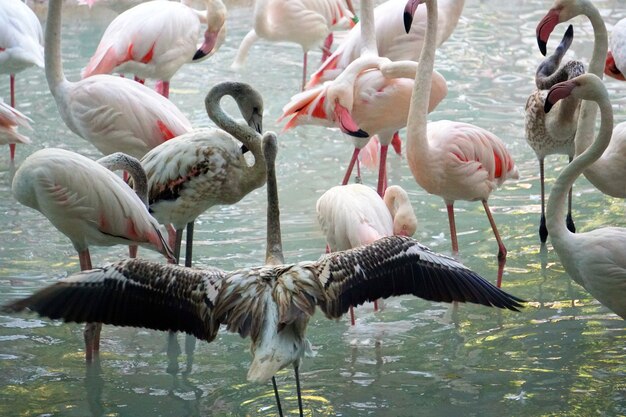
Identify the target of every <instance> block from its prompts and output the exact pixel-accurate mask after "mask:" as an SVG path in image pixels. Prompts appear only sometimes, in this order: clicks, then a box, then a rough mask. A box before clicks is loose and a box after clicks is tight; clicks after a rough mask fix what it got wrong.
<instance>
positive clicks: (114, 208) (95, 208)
mask: <svg viewBox="0 0 626 417" xmlns="http://www.w3.org/2000/svg"><path fill="white" fill-rule="evenodd" d="M99 162H100V163H98V162H95V161H92V160H91V159H89V158H86V157H84V156H82V155H80V154H77V153H74V152H70V151H66V150H63V149H55V148H47V149H42V150H39V151H37V152H35V153H33V154H32V155H30V156H29V157H28V158H26V159H25V160H24V162H23V163H22V164H21V165H20V167H19V168H18V169H17V171H16V172H15V177H14V178H13V184H12V190H13V196H14V197H15V199H16V200H17V201H19V202H20V203H22V204H23V205H25V206H28V207H31V208H33V209H35V210H37V211H39V212H40V213H41V214H43V215H44V216H45V217H47V218H48V220H50V222H51V223H52V224H53V225H54V227H56V228H57V229H58V230H59V231H60V232H61V233H63V234H64V235H65V236H67V237H68V238H69V239H70V240H71V242H72V245H74V249H76V252H78V259H79V262H80V269H81V270H83V271H84V270H87V269H91V268H92V265H91V257H90V255H89V247H90V246H112V245H136V244H140V245H142V246H146V247H149V248H153V249H156V250H158V251H159V252H161V253H163V254H164V255H165V256H166V257H168V258H173V254H172V252H171V250H170V249H169V247H168V245H167V244H166V243H165V240H164V239H163V236H162V235H161V232H160V231H159V223H158V222H157V221H156V220H155V219H154V218H153V217H152V216H151V215H150V214H149V213H148V208H147V206H146V204H145V202H144V201H142V198H143V199H144V200H145V199H146V195H147V182H146V176H145V173H144V172H143V170H142V168H141V165H140V164H139V161H137V160H136V159H134V158H132V159H130V158H128V157H127V156H126V155H123V154H120V153H116V154H112V155H110V156H107V157H105V158H103V159H101V160H100V161H99ZM107 166H111V167H114V168H119V169H125V170H127V171H128V172H130V173H131V175H132V176H133V178H134V180H135V183H136V184H138V186H137V191H138V193H139V194H140V195H142V198H140V197H139V196H138V195H137V194H136V193H135V191H133V190H132V189H131V188H130V187H129V186H128V185H127V184H126V183H125V182H124V181H123V180H122V179H121V178H120V177H118V176H117V175H115V174H114V173H113V172H111V171H110V170H109V169H107V168H106V167H107ZM141 178H143V181H141V180H140V179H141ZM100 328H101V324H96V323H90V324H89V325H88V326H87V327H85V333H84V337H85V359H86V360H87V361H91V360H92V358H93V355H94V353H97V352H98V351H99V349H100V348H99V344H100Z"/></svg>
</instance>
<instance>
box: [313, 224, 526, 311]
mask: <svg viewBox="0 0 626 417" xmlns="http://www.w3.org/2000/svg"><path fill="white" fill-rule="evenodd" d="M315 268H316V269H317V271H318V279H319V280H320V282H321V284H322V285H323V286H324V289H325V292H326V295H327V297H326V299H318V305H319V306H320V308H321V309H322V311H324V313H325V314H326V316H327V317H329V318H337V317H340V316H341V315H342V314H344V313H346V312H347V311H348V308H349V307H350V306H351V305H352V306H356V305H359V304H362V303H364V302H365V301H374V300H376V299H378V298H387V297H391V296H394V295H402V294H413V295H415V296H417V297H420V298H424V299H426V300H431V301H444V302H452V301H460V302H470V303H477V304H482V305H485V306H490V307H498V308H506V309H509V310H514V311H519V310H518V308H520V307H522V304H521V303H522V302H523V300H522V299H520V298H517V297H515V296H512V295H510V294H508V293H506V292H504V291H502V290H501V289H499V288H497V287H496V286H494V285H492V284H491V283H489V282H488V281H486V280H485V279H484V278H482V277H481V276H480V275H478V274H477V273H475V272H473V271H472V270H470V269H469V268H467V267H465V266H464V265H463V264H461V263H459V262H457V261H456V260H454V259H452V258H450V257H448V256H445V255H441V254H438V253H435V252H433V251H431V250H430V249H428V248H427V247H426V246H424V245H422V244H420V243H419V242H418V241H416V240H415V239H412V238H410V237H404V236H389V237H385V238H382V239H379V240H377V241H376V242H374V243H372V244H370V245H367V246H362V247H359V248H356V249H352V250H348V251H343V252H335V253H331V254H329V255H326V256H325V257H323V258H322V259H320V260H319V261H318V262H317V263H316V264H315Z"/></svg>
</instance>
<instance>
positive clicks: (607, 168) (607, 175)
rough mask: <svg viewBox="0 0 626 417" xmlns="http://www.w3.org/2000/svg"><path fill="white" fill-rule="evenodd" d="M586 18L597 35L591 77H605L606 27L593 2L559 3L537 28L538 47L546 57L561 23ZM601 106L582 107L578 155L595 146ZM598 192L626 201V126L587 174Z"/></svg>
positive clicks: (588, 103)
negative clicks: (557, 26) (552, 34)
mask: <svg viewBox="0 0 626 417" xmlns="http://www.w3.org/2000/svg"><path fill="white" fill-rule="evenodd" d="M579 15H584V16H586V17H587V18H588V19H589V21H590V22H591V26H592V27H593V33H594V41H593V52H592V54H591V60H590V61H589V73H591V74H595V75H597V76H598V77H599V78H600V79H601V78H602V76H603V71H604V66H605V61H606V55H607V51H608V33H607V31H606V25H605V24H604V20H603V19H602V16H601V15H600V12H599V11H598V9H597V7H596V6H594V4H593V3H592V2H591V1H590V0H556V1H555V2H554V4H553V5H552V8H551V9H550V10H549V11H548V13H546V15H545V16H544V18H543V19H541V21H540V22H539V23H538V24H537V31H536V32H537V44H538V46H539V50H540V51H541V53H543V54H544V55H545V50H546V43H547V41H548V39H549V38H550V34H551V33H552V31H553V30H554V28H555V27H556V25H558V24H559V23H562V22H566V21H568V20H570V19H573V18H574V17H576V16H579ZM597 109H598V106H597V105H596V104H595V103H594V102H592V101H585V102H583V103H582V104H581V107H580V117H579V118H578V125H577V127H576V137H575V139H574V144H575V147H576V155H579V154H581V153H582V152H583V151H584V150H585V149H587V148H588V147H589V146H590V145H591V144H592V143H593V138H594V135H593V132H594V128H595V124H596V114H597ZM583 174H584V175H585V177H586V178H587V179H588V180H589V182H591V183H592V184H593V185H594V186H595V187H596V188H597V189H598V190H600V191H601V192H603V193H604V194H607V195H610V196H612V197H618V198H626V123H624V122H623V123H620V124H619V125H617V126H616V127H615V130H614V131H613V136H612V138H611V142H610V144H609V147H608V148H607V150H606V152H604V154H603V155H602V156H601V157H600V158H598V159H597V160H596V161H595V162H594V163H593V164H590V165H588V166H587V167H586V168H585V171H584V172H583Z"/></svg>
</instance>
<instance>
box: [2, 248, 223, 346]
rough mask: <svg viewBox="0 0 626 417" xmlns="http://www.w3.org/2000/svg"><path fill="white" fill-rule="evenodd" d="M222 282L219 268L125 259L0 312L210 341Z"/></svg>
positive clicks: (32, 296)
mask: <svg viewBox="0 0 626 417" xmlns="http://www.w3.org/2000/svg"><path fill="white" fill-rule="evenodd" d="M223 277H224V273H223V272H222V271H220V270H218V269H202V270H199V269H190V268H183V267H180V266H177V265H171V264H161V263H156V262H149V261H145V260H140V259H128V260H124V261H121V262H118V263H115V264H111V265H108V266H105V267H103V268H98V269H92V270H89V271H83V272H80V273H77V274H74V275H72V276H70V277H68V278H65V279H62V280H60V281H59V282H57V283H55V284H52V285H50V286H48V287H46V288H43V289H42V290H39V291H38V292H36V293H34V294H33V295H31V296H30V297H27V298H23V299H20V300H16V301H13V302H11V303H9V304H7V305H5V306H3V307H2V310H3V311H5V312H18V311H22V310H24V309H29V310H32V311H36V312H37V313H39V314H40V315H41V316H45V317H49V318H51V319H62V320H64V321H66V322H77V323H82V322H98V323H105V324H112V325H116V326H133V327H146V328H149V329H155V330H172V331H180V332H186V333H190V334H193V335H194V336H196V337H197V338H199V339H204V340H207V341H211V340H213V339H214V338H215V335H216V334H217V331H218V329H219V324H216V323H215V322H214V321H212V320H211V317H212V310H213V307H214V303H215V299H216V297H217V294H218V291H219V289H220V288H221V285H222V280H223Z"/></svg>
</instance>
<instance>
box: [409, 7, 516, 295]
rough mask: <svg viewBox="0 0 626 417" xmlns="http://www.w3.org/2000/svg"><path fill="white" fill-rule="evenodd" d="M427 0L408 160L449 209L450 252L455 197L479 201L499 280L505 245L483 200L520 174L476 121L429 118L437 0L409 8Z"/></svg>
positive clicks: (500, 145) (455, 245)
mask: <svg viewBox="0 0 626 417" xmlns="http://www.w3.org/2000/svg"><path fill="white" fill-rule="evenodd" d="M421 3H426V9H427V11H426V13H427V28H426V39H425V41H424V48H423V49H422V53H421V55H420V59H419V64H418V68H417V74H416V76H415V86H414V90H413V96H412V97H411V107H410V110H409V118H408V122H407V151H406V155H407V161H408V163H409V168H410V169H411V173H412V174H413V177H414V178H415V181H417V183H418V184H419V185H420V186H421V187H422V188H423V189H424V190H426V191H427V192H429V193H431V194H435V195H438V196H441V197H442V198H443V200H444V202H445V204H446V208H447V210H448V221H449V223H450V237H451V240H452V252H453V253H454V254H456V253H458V250H459V247H458V242H457V237H456V225H455V221H454V202H455V201H456V200H468V201H477V200H479V201H481V202H482V204H483V207H484V209H485V213H486V214H487V218H488V219H489V223H490V224H491V228H492V229H493V234H494V236H495V238H496V241H497V242H498V261H499V262H498V278H497V285H498V286H500V284H501V282H502V274H503V272H504V264H505V262H506V247H505V246H504V243H502V239H501V238H500V234H499V233H498V228H497V227H496V223H495V220H494V219H493V216H492V214H491V210H490V209H489V204H488V203H487V200H488V199H489V195H490V194H491V192H492V191H493V190H494V189H495V188H496V187H498V186H499V185H501V184H502V183H503V182H504V181H505V180H507V179H508V178H518V176H519V174H518V171H517V168H516V166H515V163H514V162H513V158H512V157H511V155H510V154H509V152H508V151H507V150H506V148H505V146H504V143H503V142H502V141H501V140H500V139H499V138H498V137H497V136H496V135H494V134H493V133H491V132H489V131H487V130H485V129H483V128H480V127H478V126H475V125H472V124H469V123H462V122H454V121H449V120H440V121H437V122H431V123H427V115H428V102H429V97H430V85H431V77H432V73H433V66H434V63H435V50H436V48H437V42H436V41H437V38H436V33H437V0H409V1H408V3H407V9H408V10H409V11H410V9H411V8H414V7H417V6H418V5H419V4H421Z"/></svg>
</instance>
